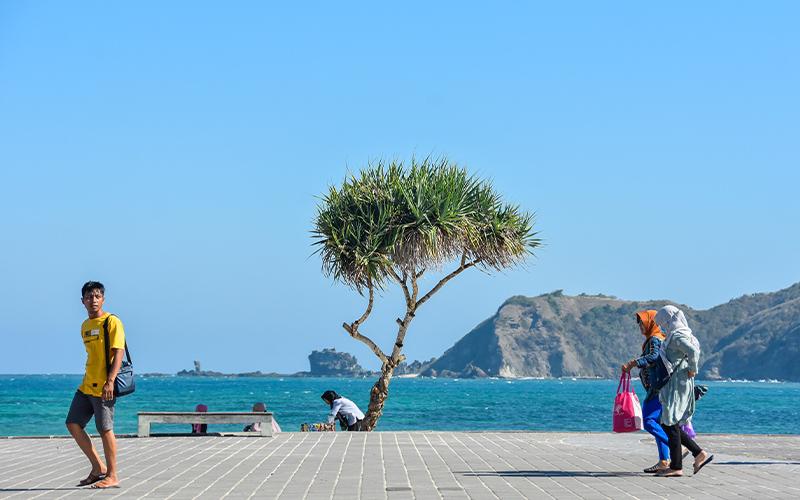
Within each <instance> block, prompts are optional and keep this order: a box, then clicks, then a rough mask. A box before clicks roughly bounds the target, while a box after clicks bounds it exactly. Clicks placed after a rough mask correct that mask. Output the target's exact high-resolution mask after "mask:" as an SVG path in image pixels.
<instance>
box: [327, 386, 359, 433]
mask: <svg viewBox="0 0 800 500" xmlns="http://www.w3.org/2000/svg"><path fill="white" fill-rule="evenodd" d="M322 400H323V401H325V402H326V403H328V404H329V405H330V407H331V412H330V414H328V423H329V424H332V423H333V422H334V421H335V420H337V419H338V420H339V424H340V425H341V427H342V430H345V429H347V430H348V431H351V432H352V431H361V430H363V429H362V423H361V422H362V421H363V420H364V413H362V412H361V410H359V409H358V406H356V404H355V403H353V402H352V401H350V400H349V399H347V398H343V397H342V396H340V395H338V394H336V392H335V391H325V392H324V393H322Z"/></svg>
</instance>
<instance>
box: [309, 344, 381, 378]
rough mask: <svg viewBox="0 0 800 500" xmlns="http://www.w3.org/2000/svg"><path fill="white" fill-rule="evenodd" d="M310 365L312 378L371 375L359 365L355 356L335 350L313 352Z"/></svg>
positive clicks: (310, 355)
mask: <svg viewBox="0 0 800 500" xmlns="http://www.w3.org/2000/svg"><path fill="white" fill-rule="evenodd" d="M308 363H309V365H310V368H311V369H310V374H311V376H312V377H362V376H366V375H368V374H369V372H368V371H367V370H365V369H363V368H362V367H361V365H359V364H358V360H357V359H356V357H355V356H353V355H352V354H349V353H346V352H338V351H337V350H336V349H333V348H331V349H323V350H321V351H311V354H309V355H308Z"/></svg>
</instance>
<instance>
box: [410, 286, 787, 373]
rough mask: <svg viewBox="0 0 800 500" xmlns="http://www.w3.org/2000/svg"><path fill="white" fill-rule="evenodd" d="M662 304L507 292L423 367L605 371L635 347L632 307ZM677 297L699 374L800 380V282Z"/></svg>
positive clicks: (452, 370)
mask: <svg viewBox="0 0 800 500" xmlns="http://www.w3.org/2000/svg"><path fill="white" fill-rule="evenodd" d="M666 304H674V303H673V302H670V301H668V300H654V301H627V300H620V299H618V298H616V297H612V296H606V295H586V294H581V295H578V296H568V295H564V294H563V292H561V291H556V292H553V293H549V294H544V295H540V296H538V297H523V296H517V297H512V298H510V299H508V300H507V301H506V302H505V303H503V304H502V305H501V306H500V308H499V309H498V311H497V313H496V314H495V315H493V316H492V317H490V318H488V319H486V320H485V321H483V322H482V323H480V324H479V325H478V326H477V327H475V328H474V329H473V330H472V331H471V332H469V333H468V334H467V335H466V336H464V337H463V338H462V339H461V340H459V341H458V342H456V344H455V345H454V346H453V347H452V348H450V349H449V350H447V352H445V353H444V354H443V355H442V356H441V357H440V358H438V359H437V360H436V361H434V362H433V363H430V364H429V365H428V366H427V367H425V368H424V369H423V370H422V372H421V375H423V376H440V377H442V376H443V377H460V378H467V377H480V376H491V377H507V378H519V377H603V378H611V377H614V376H617V375H618V374H619V366H620V365H621V364H622V363H623V362H625V361H627V360H628V359H630V358H631V357H633V356H634V355H636V354H637V353H638V352H639V349H640V346H641V341H642V337H641V335H640V334H639V332H638V327H637V326H636V322H635V320H634V313H635V312H636V311H638V310H641V309H658V308H660V307H662V306H664V305H666ZM675 305H677V306H678V307H680V308H681V309H683V310H684V312H685V313H686V315H687V317H688V319H689V322H690V325H691V326H692V328H693V330H694V332H695V335H696V336H697V338H698V340H700V343H701V345H702V347H703V356H702V360H701V370H700V376H701V377H703V378H736V379H738V378H746V379H751V380H758V379H779V380H793V381H800V363H798V362H797V359H798V355H800V283H797V284H795V285H793V286H791V287H789V288H786V289H784V290H780V291H778V292H774V293H758V294H751V295H745V296H742V297H739V298H737V299H734V300H731V301H730V302H728V303H726V304H722V305H719V306H716V307H713V308H711V309H708V310H694V309H692V308H690V307H688V306H685V305H681V304H675Z"/></svg>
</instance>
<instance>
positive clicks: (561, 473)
mask: <svg viewBox="0 0 800 500" xmlns="http://www.w3.org/2000/svg"><path fill="white" fill-rule="evenodd" d="M460 474H463V475H465V476H478V477H485V476H490V477H491V476H494V477H642V476H644V477H648V476H650V475H651V474H644V473H639V472H627V471H624V472H609V471H588V470H498V471H486V472H481V471H475V472H472V471H462V472H460Z"/></svg>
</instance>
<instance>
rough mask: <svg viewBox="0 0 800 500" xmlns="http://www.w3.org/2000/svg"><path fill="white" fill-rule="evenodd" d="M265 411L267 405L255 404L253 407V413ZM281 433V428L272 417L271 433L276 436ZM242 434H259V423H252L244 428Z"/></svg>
mask: <svg viewBox="0 0 800 500" xmlns="http://www.w3.org/2000/svg"><path fill="white" fill-rule="evenodd" d="M266 411H267V405H265V404H264V403H256V404H254V405H253V413H264V412H266ZM280 431H281V426H280V425H278V421H277V420H275V415H273V416H272V433H273V434H277V433H279V432H280ZM244 432H261V422H253V423H252V424H248V425H246V426H245V427H244Z"/></svg>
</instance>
